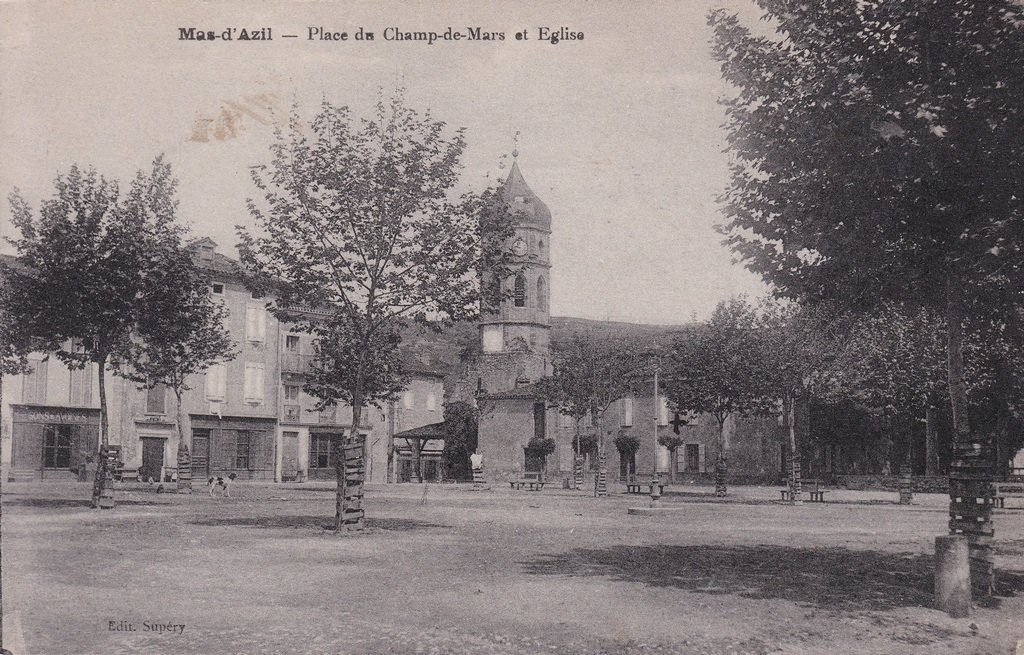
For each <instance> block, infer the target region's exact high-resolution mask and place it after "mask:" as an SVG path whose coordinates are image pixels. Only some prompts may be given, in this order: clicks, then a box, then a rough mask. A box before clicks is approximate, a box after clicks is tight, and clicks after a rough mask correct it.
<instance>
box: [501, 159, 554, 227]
mask: <svg viewBox="0 0 1024 655" xmlns="http://www.w3.org/2000/svg"><path fill="white" fill-rule="evenodd" d="M505 201H506V202H508V204H509V206H510V207H511V209H512V214H513V215H514V216H515V221H516V223H517V224H519V225H532V226H535V227H539V228H541V229H544V230H550V229H551V210H550V209H548V206H547V205H545V204H544V201H543V200H541V199H540V197H539V196H538V195H537V194H536V193H534V192H533V189H531V188H530V185H529V184H527V183H526V180H525V179H524V178H523V174H522V172H521V171H520V170H519V162H517V161H514V160H513V162H512V170H510V171H509V172H508V178H506V179H505Z"/></svg>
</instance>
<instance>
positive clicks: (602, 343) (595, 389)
mask: <svg viewBox="0 0 1024 655" xmlns="http://www.w3.org/2000/svg"><path fill="white" fill-rule="evenodd" d="M650 360H651V357H650V352H648V350H647V349H645V348H642V347H641V346H639V345H638V344H636V343H634V342H631V341H628V340H625V339H621V338H615V337H598V336H592V335H585V334H579V333H574V334H573V335H572V336H571V337H570V338H569V339H567V340H565V341H563V342H556V343H554V344H553V346H552V356H551V365H552V369H553V370H552V374H551V375H549V376H547V377H544V378H542V379H541V380H539V381H538V382H537V385H536V388H537V392H538V394H539V395H540V397H542V398H544V399H545V400H546V401H547V402H549V403H551V404H553V405H555V406H556V407H558V411H559V412H560V413H562V414H565V415H566V416H571V417H572V418H573V419H574V420H575V422H576V438H575V441H576V455H577V457H578V456H580V455H581V454H582V449H581V447H580V439H581V435H580V431H579V424H580V420H581V419H583V417H585V416H590V417H591V421H592V423H593V425H594V426H596V429H597V434H598V453H599V454H600V453H603V452H605V450H604V449H605V445H604V432H605V431H604V429H603V427H602V421H603V418H604V414H605V412H606V411H607V410H608V407H610V406H611V404H612V403H613V402H615V401H616V400H618V399H619V398H623V397H625V396H628V395H629V394H630V393H632V392H633V391H634V389H635V388H636V387H637V385H638V384H639V383H640V382H642V380H643V379H644V375H645V373H647V372H648V371H649V370H650V365H649V362H650Z"/></svg>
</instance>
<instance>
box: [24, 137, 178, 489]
mask: <svg viewBox="0 0 1024 655" xmlns="http://www.w3.org/2000/svg"><path fill="white" fill-rule="evenodd" d="M54 187H55V193H54V195H53V197H52V198H50V199H47V200H44V201H43V202H42V203H41V205H40V208H39V216H38V219H37V218H34V216H33V212H32V210H31V208H30V207H29V205H28V203H27V202H25V200H24V199H23V198H22V197H21V195H20V194H19V192H18V191H17V190H14V191H13V192H12V193H11V195H10V203H11V214H12V221H13V223H14V225H15V227H17V228H18V230H19V231H20V233H21V236H20V238H17V239H13V240H12V241H11V243H12V244H13V245H14V247H15V248H16V249H17V252H18V264H19V265H18V266H16V267H11V266H8V267H7V268H6V273H5V276H6V279H7V282H8V284H9V287H10V296H9V297H10V300H11V302H10V305H9V310H10V312H11V314H12V315H13V316H14V317H15V320H16V322H17V325H18V326H19V327H21V328H22V329H24V331H25V334H28V335H32V336H34V337H37V338H39V339H41V340H42V341H43V342H45V343H46V344H48V345H50V346H52V347H53V355H54V356H56V357H57V359H59V360H60V361H61V362H63V363H64V364H65V365H67V366H68V367H69V368H71V369H81V368H84V367H85V366H86V365H88V364H89V363H95V364H96V365H97V366H96V369H97V375H98V378H99V390H100V398H99V400H100V446H101V448H104V447H106V446H107V444H108V443H109V441H108V434H109V420H108V414H107V393H106V374H107V371H108V370H109V371H113V372H114V373H115V374H116V373H118V372H119V370H121V369H120V368H119V365H120V364H121V363H123V362H126V361H127V359H128V358H129V357H130V356H131V352H132V335H133V334H134V333H135V332H136V330H137V328H138V324H139V319H140V316H141V315H142V312H143V311H144V303H143V302H141V300H142V299H143V298H145V296H146V291H147V285H148V282H147V278H148V277H149V276H150V275H151V274H152V273H153V272H154V269H153V265H152V260H151V258H150V254H151V252H152V249H153V247H154V244H155V243H156V242H157V241H158V240H159V238H160V235H162V234H164V233H165V232H166V230H168V229H169V226H170V225H171V224H172V222H173V221H174V202H173V192H174V182H173V178H172V176H171V171H170V166H169V164H167V163H166V162H165V161H164V160H163V158H162V157H158V158H157V159H156V160H155V161H154V162H153V166H152V169H151V171H150V172H148V173H146V172H142V171H140V172H139V173H138V174H137V175H136V177H135V178H134V179H133V180H132V182H131V184H130V185H129V188H128V192H127V194H126V195H125V197H124V198H121V196H120V193H119V189H118V185H117V183H116V182H113V181H109V180H106V179H105V178H103V177H102V176H100V175H99V174H98V173H96V171H94V170H88V171H83V170H81V169H80V168H79V167H78V166H72V167H71V169H70V170H69V171H68V173H66V174H63V175H58V177H57V179H56V180H55V182H54ZM102 464H103V462H102V460H101V466H98V467H97V472H96V476H97V477H96V483H95V485H94V487H93V502H94V504H98V499H99V494H100V485H101V482H102V479H103V477H104V475H105V474H106V471H105V466H103V465H102Z"/></svg>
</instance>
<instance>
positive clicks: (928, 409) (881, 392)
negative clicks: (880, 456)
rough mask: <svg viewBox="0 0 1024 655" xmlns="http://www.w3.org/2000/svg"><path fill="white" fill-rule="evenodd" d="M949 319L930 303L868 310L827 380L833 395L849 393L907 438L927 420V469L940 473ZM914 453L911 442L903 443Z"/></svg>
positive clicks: (840, 351) (906, 450)
mask: <svg viewBox="0 0 1024 655" xmlns="http://www.w3.org/2000/svg"><path fill="white" fill-rule="evenodd" d="M944 334H945V325H944V324H943V322H942V321H941V319H940V318H939V317H937V316H936V315H935V313H934V312H931V311H928V310H927V309H924V308H916V309H915V308H912V307H906V306H897V305H886V306H883V307H881V308H880V309H879V310H878V311H876V312H873V313H872V314H869V315H865V316H862V317H861V318H860V319H859V320H858V321H857V322H856V323H855V324H854V325H853V326H852V328H851V330H850V333H849V336H848V338H847V341H846V344H845V345H844V347H843V348H837V349H836V351H835V352H836V359H835V361H834V362H833V365H832V367H831V370H830V373H831V375H830V379H829V380H827V381H826V386H827V387H828V389H827V390H826V392H827V393H829V394H830V395H832V396H846V397H849V398H851V399H853V400H854V401H856V402H857V403H858V404H860V405H862V406H865V407H868V408H871V409H873V410H875V411H876V412H879V413H880V414H881V415H882V416H883V418H884V419H885V422H886V423H887V424H888V425H889V426H891V427H893V428H895V429H896V430H897V431H898V432H899V433H900V436H902V437H904V440H906V438H907V437H908V435H909V433H910V432H911V431H912V430H913V427H914V425H915V424H916V423H917V422H918V421H920V420H922V419H924V420H925V421H926V430H925V432H926V445H925V447H926V451H927V452H926V456H925V462H926V471H927V472H928V474H929V475H937V474H938V464H939V461H938V444H937V443H936V440H937V434H936V425H937V423H938V418H937V416H936V413H937V411H938V408H939V407H940V406H941V404H942V398H943V396H944V395H945V396H946V397H947V398H948V390H947V389H946V380H945V375H946V357H945V344H944V343H943V335H944ZM903 447H904V457H902V458H900V459H901V460H906V459H908V458H909V456H910V450H909V442H907V443H904V444H903Z"/></svg>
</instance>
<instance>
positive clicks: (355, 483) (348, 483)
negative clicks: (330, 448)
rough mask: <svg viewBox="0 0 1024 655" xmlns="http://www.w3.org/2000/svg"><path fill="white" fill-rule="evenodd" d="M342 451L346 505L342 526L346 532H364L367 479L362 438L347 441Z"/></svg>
mask: <svg viewBox="0 0 1024 655" xmlns="http://www.w3.org/2000/svg"><path fill="white" fill-rule="evenodd" d="M342 449H343V452H344V454H345V505H346V507H345V508H344V509H343V510H342V512H343V513H342V517H341V518H342V526H343V527H344V529H346V530H362V529H363V527H364V523H363V516H364V512H363V482H364V480H365V478H366V468H365V467H364V465H363V439H362V437H356V438H355V439H353V440H350V441H346V442H345V444H344V446H343V447H342Z"/></svg>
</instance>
